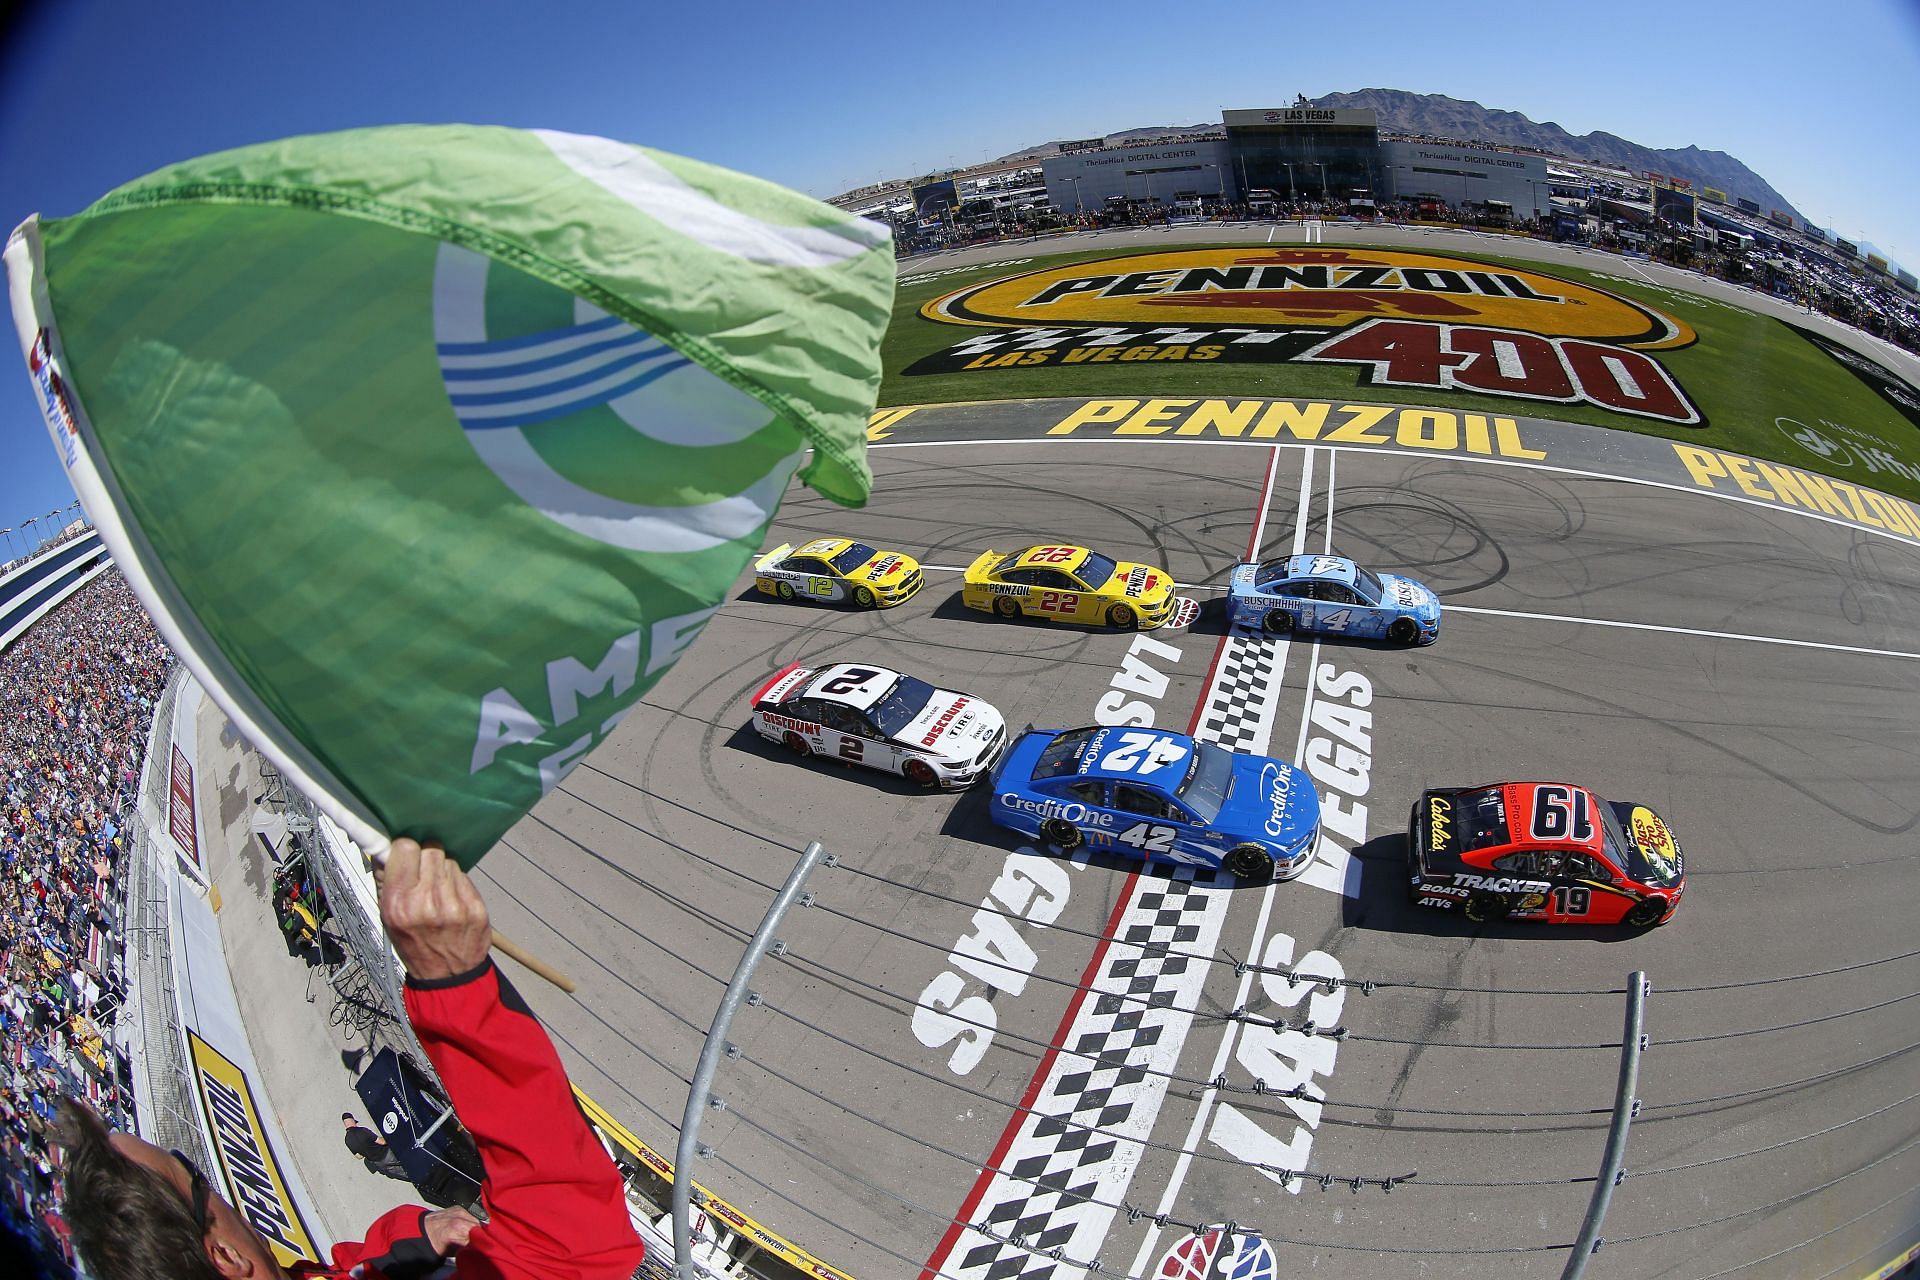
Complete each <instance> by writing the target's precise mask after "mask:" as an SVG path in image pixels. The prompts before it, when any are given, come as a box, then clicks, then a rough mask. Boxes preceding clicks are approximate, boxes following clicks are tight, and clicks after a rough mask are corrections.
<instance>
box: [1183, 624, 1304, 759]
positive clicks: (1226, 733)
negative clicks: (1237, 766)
mask: <svg viewBox="0 0 1920 1280" xmlns="http://www.w3.org/2000/svg"><path fill="white" fill-rule="evenodd" d="M1285 656H1286V641H1284V640H1277V639H1274V638H1273V637H1271V636H1264V635H1263V636H1242V635H1234V636H1230V637H1228V639H1227V648H1226V651H1225V652H1224V653H1222V654H1221V655H1220V667H1219V669H1218V670H1217V671H1216V672H1215V673H1214V677H1213V685H1212V687H1211V688H1209V689H1208V690H1207V703H1206V707H1205V708H1204V709H1203V710H1202V711H1201V712H1200V723H1199V724H1198V725H1197V726H1195V728H1194V737H1196V738H1200V739H1202V740H1203V741H1207V742H1217V743H1219V744H1220V745H1221V746H1223V747H1225V748H1226V749H1227V750H1229V751H1251V752H1254V753H1256V754H1260V755H1265V754H1266V753H1267V747H1268V744H1269V742H1270V741H1271V739H1272V737H1273V716H1274V710H1275V707H1276V705H1277V702H1278V698H1277V695H1278V693H1279V691H1280V663H1281V662H1282V660H1284V658H1285Z"/></svg>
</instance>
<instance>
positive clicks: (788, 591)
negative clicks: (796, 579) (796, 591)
mask: <svg viewBox="0 0 1920 1280" xmlns="http://www.w3.org/2000/svg"><path fill="white" fill-rule="evenodd" d="M773 593H774V594H775V595H777V596H779V597H780V598H781V599H782V600H791V599H793V584H792V583H791V582H776V583H774V585H773Z"/></svg>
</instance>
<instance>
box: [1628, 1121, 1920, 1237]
mask: <svg viewBox="0 0 1920 1280" xmlns="http://www.w3.org/2000/svg"><path fill="white" fill-rule="evenodd" d="M1914 1147H1920V1138H1909V1139H1908V1140H1907V1141H1906V1142H1903V1143H1901V1144H1900V1145H1899V1146H1897V1147H1895V1148H1894V1149H1893V1150H1891V1151H1889V1152H1887V1154H1885V1155H1883V1156H1881V1157H1880V1158H1879V1159H1878V1160H1870V1161H1868V1162H1867V1163H1866V1164H1863V1165H1861V1166H1860V1167H1859V1168H1857V1169H1849V1170H1848V1171H1847V1172H1845V1173H1843V1174H1840V1175H1839V1176H1838V1177H1833V1178H1828V1179H1827V1180H1826V1181H1825V1182H1823V1183H1821V1184H1820V1185H1819V1186H1816V1187H1808V1188H1807V1189H1806V1190H1804V1191H1796V1192H1794V1193H1793V1194H1792V1195H1790V1196H1782V1197H1781V1198H1780V1199H1778V1200H1775V1201H1772V1202H1771V1203H1769V1204H1762V1205H1755V1206H1754V1207H1753V1208H1751V1209H1742V1210H1740V1212H1738V1213H1726V1214H1722V1215H1721V1216H1719V1217H1718V1218H1708V1219H1707V1220H1706V1221H1704V1222H1695V1223H1690V1224H1688V1225H1687V1226H1684V1227H1667V1228H1666V1229H1665V1230H1662V1231H1649V1232H1647V1233H1645V1234H1644V1235H1637V1236H1610V1237H1608V1239H1607V1241H1606V1243H1608V1244H1634V1243H1637V1242H1639V1241H1642V1240H1658V1239H1660V1238H1661V1237H1662V1236H1674V1235H1679V1234H1680V1233H1681V1232H1683V1231H1698V1230H1699V1229H1700V1228H1702V1227H1717V1226H1719V1225H1720V1224H1721V1223H1723V1222H1732V1221H1734V1220H1735V1219H1738V1218H1750V1217H1752V1216H1753V1215H1754V1214H1756V1213H1768V1212H1771V1211H1772V1210H1774V1209H1778V1208H1780V1207H1782V1206H1783V1205H1789V1204H1792V1203H1793V1202H1794V1201H1796V1200H1805V1199H1806V1198H1807V1197H1808V1196H1813V1195H1819V1194H1820V1193H1821V1192H1822V1191H1825V1190H1827V1188H1829V1187H1834V1186H1838V1185H1839V1184H1840V1183H1842V1182H1845V1181H1846V1180H1847V1179H1848V1178H1851V1177H1853V1176H1854V1175H1856V1174H1861V1173H1865V1172H1866V1171H1867V1170H1869V1169H1873V1168H1877V1167H1879V1166H1880V1165H1883V1164H1885V1163H1886V1162H1887V1161H1889V1160H1891V1159H1893V1158H1894V1157H1896V1156H1899V1155H1904V1154H1905V1153H1906V1152H1908V1151H1911V1150H1912V1149H1913V1148H1914Z"/></svg>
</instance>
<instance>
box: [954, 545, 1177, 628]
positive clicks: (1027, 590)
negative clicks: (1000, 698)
mask: <svg viewBox="0 0 1920 1280" xmlns="http://www.w3.org/2000/svg"><path fill="white" fill-rule="evenodd" d="M960 600H961V603H963V604H965V605H966V606H967V608H969V609H980V610H983V611H986V612H990V613H996V614H998V615H999V616H1001V617H1003V618H1016V617H1019V616H1020V615H1021V614H1023V613H1024V614H1028V615H1031V616H1033V617H1036V618H1051V619H1054V620H1055V621H1059V622H1081V623H1086V624H1088V625H1090V626H1099V625H1101V624H1105V625H1107V626H1110V627H1118V628H1120V629H1121V630H1123V631H1125V630H1131V629H1132V628H1134V627H1143V628H1150V627H1158V626H1161V625H1163V624H1164V623H1166V622H1167V621H1168V620H1169V619H1170V618H1172V617H1173V615H1174V610H1175V606H1176V604H1177V603H1179V601H1178V599H1177V598H1176V597H1175V596H1174V594H1173V578H1172V576H1171V575H1170V574H1168V573H1167V571H1166V570H1165V569H1156V568H1154V567H1153V566H1152V565H1147V564H1130V563H1128V562H1126V561H1124V560H1120V561H1115V560H1110V559H1108V558H1107V557H1106V556H1103V555H1101V554H1100V553H1099V552H1097V551H1089V550H1088V549H1087V548H1085V547H1070V546H1056V545H1049V546H1039V547H1028V548H1027V549H1026V550H1024V551H1015V552H1012V553H1011V554H1008V555H1001V554H999V553H998V552H995V551H988V552H984V553H982V554H981V555H980V556H979V557H978V558H977V559H976V560H974V562H973V563H972V564H970V565H968V566H967V572H966V577H965V578H964V579H963V581H962V583H961V587H960Z"/></svg>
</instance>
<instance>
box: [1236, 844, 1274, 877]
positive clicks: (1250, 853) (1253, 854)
mask: <svg viewBox="0 0 1920 1280" xmlns="http://www.w3.org/2000/svg"><path fill="white" fill-rule="evenodd" d="M1227 870H1229V871H1231V872H1233V874H1235V875H1236V876H1239V877H1240V878H1241V879H1242V880H1252V881H1256V882H1259V883H1265V882H1266V881H1268V880H1271V879H1273V855H1272V854H1270V853H1268V852H1267V851H1266V850H1265V849H1262V848H1261V847H1260V846H1259V845H1257V844H1240V845H1235V846H1234V847H1233V848H1232V850H1231V851H1229V852H1228V854H1227Z"/></svg>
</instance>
